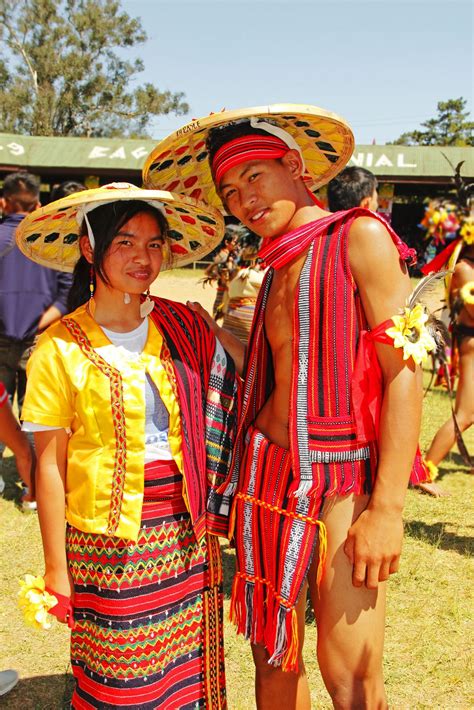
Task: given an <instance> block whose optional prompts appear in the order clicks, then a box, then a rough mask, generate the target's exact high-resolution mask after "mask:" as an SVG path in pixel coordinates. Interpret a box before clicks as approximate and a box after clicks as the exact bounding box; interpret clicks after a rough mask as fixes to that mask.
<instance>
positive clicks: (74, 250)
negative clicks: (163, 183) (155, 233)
mask: <svg viewBox="0 0 474 710" xmlns="http://www.w3.org/2000/svg"><path fill="white" fill-rule="evenodd" d="M119 200H140V201H142V202H146V203H148V204H150V205H152V206H153V207H155V208H156V209H157V210H159V211H160V212H161V213H162V214H163V215H164V216H165V217H166V219H167V221H168V225H169V230H168V232H167V235H166V237H167V238H166V246H165V248H164V258H163V264H162V267H161V270H162V271H163V270H165V269H170V268H176V267H179V266H185V265H186V264H189V263H191V262H193V261H197V260H199V259H201V258H203V257H204V256H205V255H206V254H209V252H211V251H212V250H213V249H214V248H215V247H216V246H217V244H219V242H220V241H221V239H222V237H223V236H224V230H225V225H224V220H223V218H222V215H221V214H220V212H219V211H218V210H216V209H214V208H213V207H210V206H209V205H207V204H206V203H204V202H200V201H198V200H195V199H193V198H190V197H186V196H184V195H177V194H173V193H171V192H167V191H163V190H147V189H142V188H139V187H136V185H130V184H129V183H119V182H117V183H111V184H110V185H104V186H103V187H98V188H94V189H93V190H83V191H82V192H75V193H73V194H71V195H68V196H67V197H63V198H62V199H61V200H56V202H51V203H50V204H49V205H46V207H41V208H40V209H37V210H35V211H34V212H31V214H29V215H27V216H26V217H25V218H24V219H23V220H22V221H21V222H20V224H19V226H18V228H17V231H16V241H17V244H18V247H19V249H20V251H22V252H23V254H24V255H25V256H27V257H28V258H30V259H32V260H33V261H36V262H37V263H38V264H42V265H43V266H48V267H50V268H53V269H57V270H59V271H69V272H71V271H73V270H74V266H75V264H76V262H77V260H78V259H79V257H80V249H79V236H80V234H81V231H82V230H81V226H82V221H83V219H84V215H85V214H86V213H87V214H88V213H89V212H90V211H91V209H93V208H95V207H100V206H101V205H106V204H108V203H111V202H116V201H119ZM94 237H95V239H96V240H97V239H100V235H97V234H94Z"/></svg>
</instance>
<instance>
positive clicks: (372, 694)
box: [308, 496, 387, 710]
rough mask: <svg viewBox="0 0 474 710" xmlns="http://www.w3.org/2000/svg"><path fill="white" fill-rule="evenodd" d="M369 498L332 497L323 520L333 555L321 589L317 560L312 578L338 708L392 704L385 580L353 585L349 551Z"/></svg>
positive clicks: (323, 663)
mask: <svg viewBox="0 0 474 710" xmlns="http://www.w3.org/2000/svg"><path fill="white" fill-rule="evenodd" d="M367 502H368V496H345V497H341V498H335V499H329V500H328V501H327V502H326V503H325V506H324V509H323V515H322V520H323V521H324V523H325V524H326V528H327V537H328V553H327V559H326V567H325V573H324V576H323V579H322V580H321V583H320V587H319V590H318V589H317V586H316V562H313V564H312V566H311V570H310V574H309V577H308V580H309V585H310V594H311V600H312V602H313V606H314V610H315V614H316V623H317V628H318V649H317V652H318V662H319V667H320V670H321V674H322V677H323V680H324V683H325V685H326V688H327V689H328V691H329V694H330V695H331V698H332V701H333V704H334V707H335V708H338V710H339V709H340V710H349V709H354V710H355V708H357V709H359V708H367V709H368V710H375V709H377V710H379V709H381V708H386V707H387V701H386V696H385V689H384V684H383V675H382V655H383V642H384V627H385V584H384V583H380V584H379V587H378V589H377V590H369V589H367V588H366V587H365V586H364V587H359V588H357V587H354V586H353V585H352V566H351V564H350V562H349V559H348V558H347V556H346V554H345V553H344V549H343V548H344V543H345V541H346V537H347V531H348V530H349V528H350V526H351V525H352V523H353V522H354V520H355V519H356V518H357V517H358V516H359V514H360V513H361V512H362V510H364V509H365V507H366V506H367Z"/></svg>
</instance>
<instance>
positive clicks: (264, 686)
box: [252, 584, 311, 710]
mask: <svg viewBox="0 0 474 710" xmlns="http://www.w3.org/2000/svg"><path fill="white" fill-rule="evenodd" d="M306 590H307V585H306V584H305V585H304V589H303V591H302V592H301V596H300V599H299V600H298V604H297V606H296V613H297V615H298V640H299V653H298V668H299V670H298V673H289V672H284V671H282V670H281V668H277V667H275V666H270V665H269V664H268V658H269V656H268V653H267V651H266V650H265V648H264V646H260V645H254V644H253V645H252V653H253V660H254V663H255V696H256V699H257V708H258V710H280V708H281V710H310V708H311V699H310V694H309V686H308V679H307V677H306V672H305V669H304V663H303V658H302V650H303V643H304V627H305V613H306Z"/></svg>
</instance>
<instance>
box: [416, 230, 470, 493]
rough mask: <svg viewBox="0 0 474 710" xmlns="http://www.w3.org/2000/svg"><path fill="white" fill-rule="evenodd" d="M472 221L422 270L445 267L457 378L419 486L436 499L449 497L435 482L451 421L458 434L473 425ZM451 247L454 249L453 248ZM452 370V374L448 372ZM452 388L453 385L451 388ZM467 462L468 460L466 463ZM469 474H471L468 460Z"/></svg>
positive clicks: (452, 436) (450, 437)
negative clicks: (450, 404)
mask: <svg viewBox="0 0 474 710" xmlns="http://www.w3.org/2000/svg"><path fill="white" fill-rule="evenodd" d="M473 224H474V219H473V217H470V218H468V219H467V220H466V222H465V224H464V225H463V227H462V228H461V231H460V236H459V237H458V238H457V239H456V240H455V242H453V243H452V246H451V247H450V246H448V247H447V248H445V249H444V250H443V252H441V253H440V254H439V255H438V256H437V257H435V259H434V260H433V261H432V262H430V263H428V264H426V265H425V266H424V267H423V269H422V271H423V273H425V274H429V273H431V272H433V271H437V270H441V269H443V268H446V269H447V270H448V274H447V276H446V304H447V306H448V308H449V318H450V323H451V335H452V354H451V358H452V362H453V363H454V365H453V367H451V368H448V371H447V372H446V377H450V378H451V380H452V381H454V379H455V378H456V377H458V381H457V389H456V399H455V402H454V412H453V415H452V416H450V417H449V418H448V419H447V420H446V421H445V422H444V424H443V425H442V426H441V427H440V428H439V429H438V431H437V432H436V434H435V436H434V438H433V441H432V442H431V444H430V446H429V448H428V451H427V452H426V454H425V463H426V465H427V466H428V468H429V470H430V472H431V478H432V482H424V483H422V484H420V486H419V487H420V489H421V490H423V491H424V492H425V493H429V494H430V495H432V496H434V497H435V498H439V497H441V496H445V495H448V494H447V493H446V492H445V491H444V490H443V489H442V488H441V487H440V486H438V484H437V483H436V482H435V479H436V478H437V476H438V466H439V464H440V463H441V461H442V460H443V459H444V458H445V457H446V456H447V455H448V453H449V452H450V450H451V449H452V447H453V446H454V444H455V443H456V439H457V435H456V428H455V422H454V419H456V424H457V426H458V428H459V431H460V432H461V434H462V433H463V432H464V431H466V430H467V429H469V427H471V426H472V424H473V422H474V227H473ZM453 247H454V249H453ZM449 370H451V372H450V371H449ZM452 386H453V385H452ZM467 453H468V452H467ZM468 462H469V459H468V460H467V461H466V463H468ZM470 472H471V473H473V472H474V469H473V466H472V457H471V468H470Z"/></svg>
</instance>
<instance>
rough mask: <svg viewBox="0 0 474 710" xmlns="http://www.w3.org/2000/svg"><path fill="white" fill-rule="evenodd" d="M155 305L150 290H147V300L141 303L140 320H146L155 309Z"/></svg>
mask: <svg viewBox="0 0 474 710" xmlns="http://www.w3.org/2000/svg"><path fill="white" fill-rule="evenodd" d="M154 307H155V304H154V303H153V301H152V300H151V298H150V289H149V288H148V289H147V292H146V298H145V300H144V301H143V302H142V303H140V318H146V317H147V316H149V315H150V313H151V312H152V310H153V309H154Z"/></svg>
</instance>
